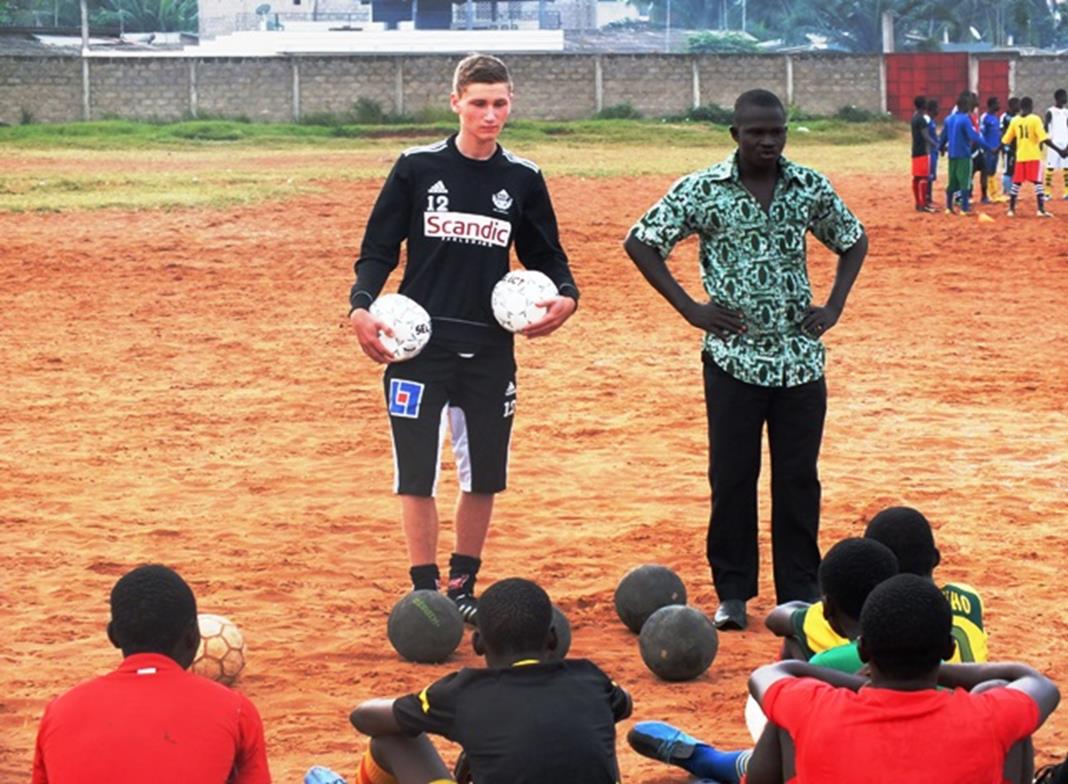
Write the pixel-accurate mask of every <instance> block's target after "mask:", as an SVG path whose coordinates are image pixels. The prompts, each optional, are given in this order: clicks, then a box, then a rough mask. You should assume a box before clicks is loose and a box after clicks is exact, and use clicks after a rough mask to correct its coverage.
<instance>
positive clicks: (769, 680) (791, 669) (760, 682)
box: [749, 659, 868, 707]
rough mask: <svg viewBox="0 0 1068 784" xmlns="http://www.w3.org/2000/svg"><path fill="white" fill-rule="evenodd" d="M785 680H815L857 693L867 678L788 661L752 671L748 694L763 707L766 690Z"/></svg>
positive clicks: (801, 662)
mask: <svg viewBox="0 0 1068 784" xmlns="http://www.w3.org/2000/svg"><path fill="white" fill-rule="evenodd" d="M785 678H815V679H816V680H820V681H823V682H824V683H829V684H830V685H831V686H837V687H839V688H844V689H852V690H853V691H857V690H858V689H860V687H861V686H863V685H864V684H865V683H867V682H868V679H867V678H863V677H861V676H859V675H850V674H849V673H845V672H839V671H838V670H831V669H828V668H827V667H816V666H815V665H812V664H809V663H808V662H803V661H796V660H792V659H789V660H786V661H781V662H775V663H774V664H766V665H764V666H763V667H758V668H757V669H755V670H753V674H752V675H750V676H749V693H750V694H752V695H753V699H755V700H756V701H757V702H758V703H760V705H761V706H762V707H763V705H764V695H765V694H767V693H768V689H770V688H771V687H772V686H773V685H774V684H776V683H778V682H779V681H781V680H784V679H785Z"/></svg>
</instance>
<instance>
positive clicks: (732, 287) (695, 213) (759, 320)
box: [632, 154, 864, 387]
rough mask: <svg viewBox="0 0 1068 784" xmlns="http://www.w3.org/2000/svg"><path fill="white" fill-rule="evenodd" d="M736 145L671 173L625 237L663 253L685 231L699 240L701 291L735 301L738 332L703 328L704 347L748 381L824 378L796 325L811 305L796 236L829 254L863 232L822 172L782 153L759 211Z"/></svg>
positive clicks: (812, 346)
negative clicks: (740, 322) (720, 156)
mask: <svg viewBox="0 0 1068 784" xmlns="http://www.w3.org/2000/svg"><path fill="white" fill-rule="evenodd" d="M736 155H737V154H735V155H732V156H731V157H730V158H728V159H727V160H725V161H722V162H721V163H717V164H716V165H714V166H711V167H709V168H707V169H704V170H703V171H699V172H694V173H693V174H689V175H687V176H685V177H683V178H682V179H680V180H679V181H678V182H676V183H675V184H674V185H673V186H672V187H671V190H669V191H668V192H667V193H666V194H665V195H664V197H663V198H661V199H660V201H658V202H657V203H656V204H654V205H653V206H652V207H650V208H649V210H648V212H646V213H645V215H643V216H642V217H641V219H640V220H639V221H638V222H637V223H636V224H635V225H634V228H633V229H632V234H633V236H634V237H635V238H636V239H638V240H641V241H642V242H644V243H645V244H646V245H649V246H650V247H652V248H655V249H656V250H657V251H658V252H659V253H660V256H661V258H665V259H666V258H667V257H668V254H670V253H671V250H672V248H674V247H675V245H676V244H677V243H678V242H679V241H680V240H682V239H683V238H685V237H688V236H689V235H691V234H697V235H698V237H699V238H700V241H701V250H700V258H701V279H702V281H703V282H704V286H705V291H707V292H708V296H709V297H710V298H711V299H713V300H714V301H716V302H718V303H719V304H720V305H723V306H725V307H728V308H733V309H735V310H739V311H741V313H742V316H743V319H744V320H745V325H746V332H745V333H743V334H741V335H731V336H729V337H727V338H721V337H720V336H718V335H715V334H712V333H708V334H706V335H705V338H704V350H705V351H706V352H708V354H709V356H710V357H711V358H712V361H714V362H715V363H716V364H717V365H719V366H720V367H721V368H723V370H725V371H726V372H727V373H729V374H730V375H732V376H734V377H735V378H737V379H739V380H740V381H744V382H746V383H748V384H757V385H760V386H765V387H777V386H786V387H792V386H797V385H798V384H805V383H808V382H810V381H816V380H818V379H820V378H822V377H823V368H824V361H825V357H826V354H825V351H824V348H823V343H822V342H821V341H820V340H819V339H818V338H813V337H811V336H809V335H808V334H806V333H805V332H803V331H802V329H801V321H802V319H803V318H804V315H805V311H806V310H807V309H808V307H809V306H810V305H811V304H812V287H811V286H810V284H809V280H808V269H807V265H806V250H805V236H806V234H807V233H808V232H809V231H811V232H812V233H813V234H814V235H815V236H816V238H817V239H818V240H819V241H820V242H822V243H823V244H824V245H826V246H827V247H828V248H830V249H831V250H832V251H834V252H835V253H839V254H841V253H844V252H845V251H847V250H848V249H849V248H851V247H852V246H853V245H854V244H855V243H856V242H857V240H859V239H860V237H861V235H862V234H863V233H864V227H863V225H862V224H861V223H860V221H859V220H857V218H856V216H854V215H853V213H852V212H850V211H849V209H848V208H847V207H846V206H845V204H844V203H843V202H842V200H841V198H839V196H838V194H837V193H835V191H834V188H832V187H831V184H830V182H829V181H828V180H827V178H826V177H824V176H823V175H822V174H820V173H818V172H816V171H813V170H812V169H809V168H807V167H805V166H799V165H798V164H796V163H792V162H790V161H788V160H787V159H786V158H781V159H780V162H779V165H780V175H779V179H778V182H777V183H776V185H775V194H774V196H773V197H772V201H771V206H770V208H769V210H768V211H767V212H765V211H764V210H763V208H762V207H761V206H760V203H759V202H757V200H756V199H755V198H754V197H753V196H752V194H750V193H749V191H748V190H747V189H746V188H745V187H744V186H743V185H742V183H741V180H740V179H739V177H738V164H737V157H736Z"/></svg>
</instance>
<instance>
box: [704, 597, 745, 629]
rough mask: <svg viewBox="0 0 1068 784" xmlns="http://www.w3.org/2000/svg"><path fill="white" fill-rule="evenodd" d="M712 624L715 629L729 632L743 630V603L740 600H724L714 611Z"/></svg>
mask: <svg viewBox="0 0 1068 784" xmlns="http://www.w3.org/2000/svg"><path fill="white" fill-rule="evenodd" d="M712 623H714V624H715V625H716V628H717V629H722V630H723V631H729V630H731V629H744V628H745V624H746V617H745V602H744V601H742V600H741V599H724V600H723V601H722V602H720V605H719V607H718V608H717V609H716V615H715V617H714V618H713V619H712Z"/></svg>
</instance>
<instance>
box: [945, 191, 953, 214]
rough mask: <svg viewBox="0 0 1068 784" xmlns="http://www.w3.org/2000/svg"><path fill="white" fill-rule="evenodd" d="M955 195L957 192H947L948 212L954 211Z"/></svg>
mask: <svg viewBox="0 0 1068 784" xmlns="http://www.w3.org/2000/svg"><path fill="white" fill-rule="evenodd" d="M954 193H955V191H946V209H947V210H952V209H953V196H954Z"/></svg>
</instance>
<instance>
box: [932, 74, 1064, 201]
mask: <svg viewBox="0 0 1068 784" xmlns="http://www.w3.org/2000/svg"><path fill="white" fill-rule="evenodd" d="M913 105H914V106H915V109H916V110H915V112H914V113H913V115H912V123H911V125H912V196H913V199H914V202H915V206H916V211H917V212H938V208H937V207H936V206H935V204H934V192H935V182H936V181H937V179H938V159H939V157H940V156H942V155H945V156H946V158H947V166H946V168H947V181H946V189H945V193H946V202H945V212H946V214H947V215H953V214H959V215H971V214H972V212H973V211H972V208H971V205H972V198H973V190H972V189H973V185H974V181H975V175H976V174H978V175H979V188H980V194H981V195H980V199H981V203H982V204H993V203H997V202H1006V201H1007V202H1008V203H1009V210H1008V216H1009V217H1014V216H1015V215H1016V206H1017V200H1018V198H1019V196H1020V190H1021V187H1022V186H1023V185H1024V183H1032V185H1033V186H1034V191H1035V201H1036V203H1037V206H1038V211H1037V214H1038V216H1039V217H1042V218H1051V217H1053V213H1052V212H1050V210H1049V209H1047V207H1046V205H1047V203H1048V202H1049V200H1050V199H1052V198H1053V189H1054V184H1053V178H1054V173H1055V172H1057V171H1060V172H1061V175H1062V178H1063V183H1064V184H1063V190H1062V196H1061V198H1062V199H1064V200H1068V92H1066V91H1065V90H1064V89H1059V90H1057V91H1056V92H1055V93H1054V94H1053V105H1052V106H1050V107H1049V108H1048V109H1047V110H1046V112H1045V115H1044V116H1041V117H1040V116H1038V115H1037V114H1035V106H1034V99H1032V98H1031V97H1030V96H1024V97H1023V98H1015V97H1014V98H1009V101H1008V106H1007V107H1006V109H1005V111H1002V107H1001V101H1000V99H999V98H998V97H997V96H993V95H992V96H989V97H988V98H987V99H986V111H984V112H983V113H982V114H980V113H979V96H977V95H976V94H975V93H973V92H968V91H965V92H962V93H961V94H960V95H959V96H958V97H957V103H956V105H955V106H954V107H953V109H952V110H951V111H950V114H949V116H947V117H946V119H945V122H944V123H943V124H942V130H941V131H939V130H938V113H939V106H938V101H937V100H936V99H933V98H932V99H929V98H926V97H925V96H922V95H917V96H916V98H915V100H914V101H913ZM1043 148H1045V149H1043ZM999 161H1000V162H1001V177H1000V179H999V178H998V164H999ZM1043 163H1045V166H1044V168H1045V177H1044V178H1043V176H1042V174H1043V173H1042V169H1043ZM1043 180H1044V181H1043Z"/></svg>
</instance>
